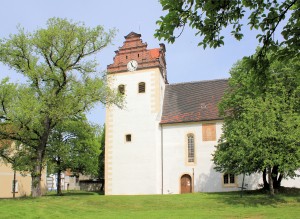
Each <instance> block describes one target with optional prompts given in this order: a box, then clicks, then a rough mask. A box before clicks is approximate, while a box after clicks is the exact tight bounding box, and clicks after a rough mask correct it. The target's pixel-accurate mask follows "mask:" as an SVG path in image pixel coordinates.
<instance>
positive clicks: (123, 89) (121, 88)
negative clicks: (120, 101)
mask: <svg viewBox="0 0 300 219" xmlns="http://www.w3.org/2000/svg"><path fill="white" fill-rule="evenodd" d="M118 91H119V93H120V94H125V85H124V84H120V85H119V86H118Z"/></svg>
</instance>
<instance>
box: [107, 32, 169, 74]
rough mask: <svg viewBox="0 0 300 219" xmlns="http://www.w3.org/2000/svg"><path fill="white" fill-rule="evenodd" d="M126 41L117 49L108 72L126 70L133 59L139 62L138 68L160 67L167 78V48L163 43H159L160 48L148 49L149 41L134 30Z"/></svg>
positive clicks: (126, 37)
mask: <svg viewBox="0 0 300 219" xmlns="http://www.w3.org/2000/svg"><path fill="white" fill-rule="evenodd" d="M124 38H125V41H124V43H123V46H122V47H120V48H119V50H117V51H115V53H116V55H115V57H114V59H113V61H114V62H113V63H112V64H110V65H108V66H107V72H108V73H119V72H126V71H128V70H127V63H128V62H129V61H131V60H136V61H137V62H138V68H137V71H138V70H142V69H147V68H155V67H158V68H159V69H160V70H161V72H162V74H163V75H164V78H165V79H166V73H165V72H166V60H165V52H166V48H165V45H164V44H163V43H161V44H159V45H160V48H154V49H150V50H148V49H147V43H143V41H142V40H141V34H137V33H134V32H131V33H129V34H128V35H127V36H125V37H124Z"/></svg>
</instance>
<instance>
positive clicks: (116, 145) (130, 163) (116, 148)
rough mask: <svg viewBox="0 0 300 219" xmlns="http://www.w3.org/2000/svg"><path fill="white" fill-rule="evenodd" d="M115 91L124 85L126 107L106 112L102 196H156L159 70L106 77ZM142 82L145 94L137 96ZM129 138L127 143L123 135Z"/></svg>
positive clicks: (160, 94)
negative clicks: (144, 85) (103, 194)
mask: <svg viewBox="0 0 300 219" xmlns="http://www.w3.org/2000/svg"><path fill="white" fill-rule="evenodd" d="M109 82H110V86H111V87H112V88H114V89H117V87H118V86H119V85H120V84H123V85H125V107H124V108H123V109H119V108H117V107H116V106H112V107H110V108H108V109H107V110H106V114H107V115H106V132H107V133H106V161H105V162H106V167H105V169H106V170H105V179H106V183H105V184H106V185H105V186H106V187H105V194H107V195H116V194H118V195H132V194H159V193H160V191H161V183H160V182H161V168H160V167H161V164H160V160H161V159H160V130H159V122H160V117H161V106H162V99H161V98H162V97H163V93H164V82H163V80H162V78H161V74H160V71H159V69H158V68H157V69H149V70H140V71H135V72H125V73H117V74H114V75H109ZM140 82H145V84H146V92H145V93H138V84H139V83H140ZM127 134H130V135H131V138H132V140H131V142H126V139H125V135H127Z"/></svg>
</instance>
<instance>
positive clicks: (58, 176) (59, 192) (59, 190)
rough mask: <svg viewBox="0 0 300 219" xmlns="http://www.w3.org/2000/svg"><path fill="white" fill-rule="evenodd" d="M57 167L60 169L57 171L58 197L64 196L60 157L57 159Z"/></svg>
mask: <svg viewBox="0 0 300 219" xmlns="http://www.w3.org/2000/svg"><path fill="white" fill-rule="evenodd" d="M56 164H57V167H58V170H57V184H56V185H57V187H56V192H57V193H56V194H57V195H62V191H61V168H60V157H58V158H57V162H56Z"/></svg>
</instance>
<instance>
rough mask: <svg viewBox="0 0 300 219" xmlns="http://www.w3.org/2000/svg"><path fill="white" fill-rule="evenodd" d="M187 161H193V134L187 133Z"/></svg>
mask: <svg viewBox="0 0 300 219" xmlns="http://www.w3.org/2000/svg"><path fill="white" fill-rule="evenodd" d="M187 137H188V163H194V162H195V141H194V135H193V134H188V136H187Z"/></svg>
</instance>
